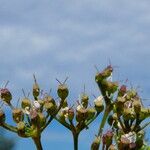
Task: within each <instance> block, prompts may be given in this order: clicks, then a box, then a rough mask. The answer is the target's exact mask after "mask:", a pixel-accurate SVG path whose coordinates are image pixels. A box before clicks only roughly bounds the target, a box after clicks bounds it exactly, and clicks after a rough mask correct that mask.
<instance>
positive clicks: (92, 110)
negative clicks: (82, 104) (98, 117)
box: [87, 108, 96, 120]
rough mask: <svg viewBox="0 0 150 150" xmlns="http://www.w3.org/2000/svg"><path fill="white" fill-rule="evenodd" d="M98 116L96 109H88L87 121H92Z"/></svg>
mask: <svg viewBox="0 0 150 150" xmlns="http://www.w3.org/2000/svg"><path fill="white" fill-rule="evenodd" d="M95 114H96V110H95V109H94V108H88V109H87V120H90V119H92V118H93V117H94V116H95Z"/></svg>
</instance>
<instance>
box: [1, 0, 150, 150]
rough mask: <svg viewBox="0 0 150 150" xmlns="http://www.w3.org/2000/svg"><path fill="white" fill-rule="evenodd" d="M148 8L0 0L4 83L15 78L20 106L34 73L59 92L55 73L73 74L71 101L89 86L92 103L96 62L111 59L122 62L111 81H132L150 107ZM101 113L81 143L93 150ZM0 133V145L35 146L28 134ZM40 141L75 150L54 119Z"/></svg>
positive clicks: (71, 0) (70, 0) (145, 0)
mask: <svg viewBox="0 0 150 150" xmlns="http://www.w3.org/2000/svg"><path fill="white" fill-rule="evenodd" d="M149 6H150V1H149V0H142V1H141V0H136V1H131V0H121V1H120V0H82V1H81V0H42V1H41V0H11V1H8V0H0V64H1V66H0V67H1V68H0V85H1V87H3V86H4V85H5V83H6V81H7V80H9V81H10V82H9V84H8V86H7V87H8V88H9V89H10V90H11V92H12V94H13V101H14V103H15V104H16V102H17V100H18V98H20V97H22V96H23V94H22V91H21V89H22V88H24V90H25V91H26V92H29V91H30V90H31V89H32V84H33V76H32V75H33V73H35V75H36V77H37V80H38V82H39V84H40V86H41V88H42V89H44V90H46V91H49V89H50V88H52V95H53V96H54V97H57V96H56V92H55V91H56V89H57V85H58V83H57V82H56V80H55V78H58V79H59V80H60V81H63V80H64V79H65V78H66V77H67V76H68V77H69V80H68V81H67V84H68V86H69V88H70V95H69V98H68V101H69V103H70V105H71V104H72V103H74V102H76V100H77V99H78V97H79V94H80V93H81V92H83V87H84V84H85V86H86V92H87V93H88V94H89V96H90V98H91V102H92V100H93V97H92V94H95V95H96V96H98V95H99V94H100V93H99V90H98V88H97V85H96V83H95V81H94V76H95V73H96V69H95V68H94V65H96V66H97V67H98V69H99V70H102V69H103V68H104V67H105V66H107V65H108V64H109V63H110V62H111V63H112V65H113V66H117V67H115V71H114V73H113V80H118V81H120V84H123V83H124V82H125V81H126V80H127V79H128V85H129V87H131V86H133V87H135V88H137V90H138V92H139V94H140V95H141V97H142V98H143V103H144V105H145V106H147V107H149V105H150V94H149V91H150V85H149V83H150V41H149V40H150V9H149ZM5 109H6V110H7V115H8V117H7V121H11V114H10V111H9V109H8V108H7V107H5ZM100 117H101V116H100ZM100 117H99V118H98V119H97V121H95V122H94V123H93V124H92V125H90V129H89V130H88V131H84V132H83V133H82V134H81V136H80V138H79V149H82V150H88V149H89V147H90V145H91V143H92V140H93V138H94V135H95V134H96V133H97V131H98V126H99V122H100ZM146 131H149V129H148V128H147V130H146ZM3 132H4V131H2V130H0V146H4V145H6V144H5V142H6V143H9V144H10V145H11V146H10V147H13V144H15V147H14V150H26V149H30V150H33V149H35V147H34V144H33V143H32V141H31V139H22V138H18V137H17V136H16V135H15V134H13V133H9V132H4V133H3ZM147 137H148V135H147ZM6 138H8V139H6ZM12 139H13V140H12ZM42 140H43V147H44V150H49V149H54V148H55V149H56V150H59V149H60V148H61V149H63V150H70V149H73V145H72V136H71V133H70V132H69V131H68V130H67V129H65V128H64V127H63V126H61V125H59V124H58V123H57V122H55V121H53V122H52V124H51V125H50V126H49V127H48V128H47V129H46V131H45V132H44V133H43V136H42ZM85 141H86V142H85ZM14 142H15V143H14ZM58 143H59V144H58ZM0 149H2V150H3V148H1V147H0ZM6 149H7V148H5V150H6Z"/></svg>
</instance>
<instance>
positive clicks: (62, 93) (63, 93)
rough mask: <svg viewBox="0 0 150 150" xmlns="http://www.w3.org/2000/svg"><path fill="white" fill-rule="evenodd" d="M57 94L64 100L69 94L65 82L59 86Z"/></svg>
mask: <svg viewBox="0 0 150 150" xmlns="http://www.w3.org/2000/svg"><path fill="white" fill-rule="evenodd" d="M57 94H58V96H59V97H60V98H61V99H62V100H65V99H66V98H67V96H68V94H69V90H68V88H67V86H66V85H65V84H60V85H59V86H58V90H57Z"/></svg>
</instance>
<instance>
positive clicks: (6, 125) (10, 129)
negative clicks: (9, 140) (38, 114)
mask: <svg viewBox="0 0 150 150" xmlns="http://www.w3.org/2000/svg"><path fill="white" fill-rule="evenodd" d="M1 126H2V127H3V128H5V129H6V130H9V131H11V132H15V133H17V128H16V127H13V126H11V125H8V124H7V123H2V124H1Z"/></svg>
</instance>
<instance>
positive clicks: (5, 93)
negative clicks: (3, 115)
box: [0, 88, 12, 104]
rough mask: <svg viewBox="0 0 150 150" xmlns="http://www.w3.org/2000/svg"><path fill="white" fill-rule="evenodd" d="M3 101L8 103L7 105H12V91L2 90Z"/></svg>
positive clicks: (0, 92) (0, 91)
mask: <svg viewBox="0 0 150 150" xmlns="http://www.w3.org/2000/svg"><path fill="white" fill-rule="evenodd" d="M0 94H1V99H2V100H3V101H4V102H6V103H7V104H10V101H11V100H12V95H11V93H10V91H9V90H8V89H7V88H4V89H1V90H0Z"/></svg>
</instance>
